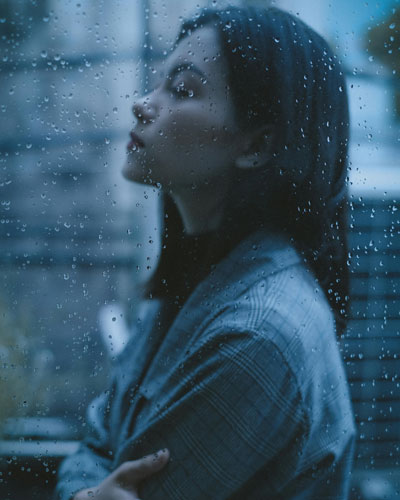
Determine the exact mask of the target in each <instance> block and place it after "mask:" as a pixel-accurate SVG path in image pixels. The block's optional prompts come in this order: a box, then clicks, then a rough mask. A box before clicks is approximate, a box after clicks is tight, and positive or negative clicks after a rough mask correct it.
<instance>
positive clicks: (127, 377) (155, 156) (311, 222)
mask: <svg viewBox="0 0 400 500" xmlns="http://www.w3.org/2000/svg"><path fill="white" fill-rule="evenodd" d="M164 67H165V70H166V75H165V76H164V78H163V81H162V83H161V84H160V85H159V86H158V87H157V88H156V89H155V90H153V91H152V92H151V93H150V94H148V95H146V96H144V97H143V98H142V99H141V100H140V101H138V102H137V103H136V104H135V105H134V108H133V112H134V115H135V118H136V120H137V124H136V126H135V129H134V130H133V132H132V133H131V142H130V143H129V146H128V155H127V162H126V165H125V167H124V175H125V176H126V178H128V179H130V180H132V181H135V182H141V183H151V184H153V185H158V186H161V189H162V191H163V193H164V199H165V203H164V222H165V225H164V233H163V241H162V255H161V258H160V262H159V265H158V269H157V270H156V272H155V275H154V277H153V278H152V280H151V282H149V283H147V285H146V293H147V295H148V297H150V298H151V302H152V304H153V308H152V310H151V311H150V313H149V315H148V318H147V320H146V321H144V322H143V323H142V324H141V326H140V328H138V331H137V332H136V334H135V335H134V337H133V338H132V340H131V342H130V345H128V346H127V348H126V349H125V351H124V352H123V353H122V356H121V358H120V360H119V363H118V366H116V367H115V368H116V369H115V375H114V378H113V383H112V386H111V388H110V389H109V390H108V391H107V392H105V393H104V394H103V395H101V396H100V397H99V398H98V399H97V400H95V401H94V402H93V404H92V405H91V406H90V408H89V412H88V420H87V426H88V435H87V437H86V439H85V441H84V442H83V443H82V445H81V448H80V450H79V451H78V452H77V453H76V454H75V455H74V456H71V457H69V458H67V459H66V460H65V461H64V463H63V464H62V466H61V469H60V472H59V483H58V488H57V492H58V498H61V499H64V500H67V499H70V498H74V499H75V500H81V499H82V498H91V497H95V498H98V499H108V500H113V499H115V500H117V499H121V500H132V499H134V498H138V495H139V493H138V488H139V487H140V497H141V498H143V499H152V500H154V499H166V498H171V499H191V500H194V499H206V498H212V499H225V498H241V499H242V498H246V499H267V498H268V499H272V498H287V499H291V498H304V499H311V498H313V499H321V498H331V499H333V498H335V499H344V498H346V497H347V494H348V488H349V475H350V468H351V460H352V453H353V447H354V435H355V431H354V423H353V416H352V411H351V405H350V401H349V395H348V388H347V384H346V376H345V373H344V370H343V366H342V362H341V359H340V355H339V351H338V347H337V339H336V334H340V333H341V332H342V331H343V329H344V326H345V320H346V305H347V299H348V297H347V285H348V284H347V271H346V258H347V249H346V234H345V212H344V211H345V206H346V160H347V143H348V128H349V123H348V109H347V100H346V92H345V83H344V80H343V75H342V72H341V69H340V66H339V63H338V60H337V57H336V56H335V55H334V54H333V53H332V52H331V50H330V49H329V47H328V46H327V44H326V43H325V42H324V40H322V39H321V38H320V37H319V36H318V35H317V34H316V33H314V32H313V31H312V30H311V29H310V28H309V27H307V26H306V25H305V24H304V23H302V22H301V21H300V20H298V19H296V18H295V17H293V16H291V15H289V14H288V13H284V12H283V11H280V10H278V9H275V8H273V9H269V10H256V9H250V8H249V9H236V8H228V9H225V10H218V11H216V10H207V11H204V12H203V13H202V14H201V15H200V16H199V17H197V18H196V19H194V20H192V21H189V22H187V23H185V24H184V25H183V27H182V30H181V32H180V35H179V37H178V41H177V44H176V47H175V49H174V51H173V53H171V55H170V56H169V57H168V59H167V61H166V62H165V65H164ZM161 448H166V449H167V451H165V452H160V453H159V454H158V455H156V456H150V457H147V458H144V459H141V458H140V457H142V456H143V455H147V454H149V453H151V452H154V451H155V450H157V449H161ZM156 471H157V474H154V475H153V473H154V472H156ZM150 476H151V477H150Z"/></svg>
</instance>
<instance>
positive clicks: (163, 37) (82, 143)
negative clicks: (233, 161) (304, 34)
mask: <svg viewBox="0 0 400 500" xmlns="http://www.w3.org/2000/svg"><path fill="white" fill-rule="evenodd" d="M227 5H239V6H240V5H254V6H264V7H265V6H267V5H271V6H275V7H278V8H282V9H286V10H288V11H290V12H291V13H292V14H294V15H295V16H296V17H298V18H300V19H303V20H304V21H306V22H307V23H309V24H310V25H311V26H312V27H313V28H314V29H315V30H316V31H317V32H318V33H320V34H321V35H322V36H323V37H324V38H326V39H327V41H328V43H329V45H330V47H331V48H332V49H333V50H334V52H335V53H336V55H337V57H338V58H339V59H340V61H341V63H342V64H343V67H344V70H345V74H346V79H347V92H348V96H349V106H350V117H351V142H350V153H349V175H348V187H349V214H348V237H349V260H348V265H349V269H350V304H351V307H350V313H349V323H348V327H347V330H346V332H345V334H344V335H343V338H342V339H341V341H340V352H341V355H342V357H343V361H344V364H345V367H346V373H347V376H348V378H349V384H350V393H351V398H352V404H353V409H354V415H355V419H356V425H357V433H358V436H357V445H356V452H355V462H354V473H353V477H352V487H351V493H350V496H351V498H354V499H356V498H357V499H365V500H368V499H370V500H372V499H381V498H382V499H383V498H395V497H396V495H398V490H399V487H400V486H399V485H400V480H399V473H398V470H399V461H400V385H399V384H400V381H399V372H400V361H399V355H400V333H399V332H400V313H399V311H400V307H399V286H400V272H399V265H398V259H399V251H400V243H399V241H400V237H399V232H400V216H399V198H400V170H399V164H398V163H399V162H398V152H399V132H400V125H399V124H400V80H399V75H400V63H399V61H400V59H399V57H400V56H399V50H400V15H399V10H398V4H397V2H393V1H389V0H385V1H381V2H379V3H376V2H375V3H374V2H364V1H357V2H353V3H352V2H349V1H345V0H336V1H335V2H331V3H329V2H319V1H316V0H315V1H314V0H312V1H311V0H310V1H308V2H300V1H297V0H272V1H270V2H263V1H252V2H251V1H248V2H246V1H245V0H243V1H234V2H224V1H222V0H221V1H220V0H213V1H205V0H204V1H197V2H194V1H192V0H190V1H187V0H185V1H183V0H168V1H161V0H155V1H144V0H143V1H140V0H135V1H128V0H119V1H118V2H107V1H106V0H102V1H96V2H94V1H91V0H80V1H79V2H78V1H76V2H75V1H74V2H58V1H56V0H43V1H34V0H2V1H0V49H1V50H0V54H1V56H0V57H1V59H0V75H1V78H0V89H1V92H0V131H1V136H0V173H1V174H0V189H1V192H0V200H1V206H0V240H1V248H2V250H1V253H0V266H1V276H2V287H1V289H0V422H1V427H0V437H1V442H0V497H1V498H5V499H6V498H10V499H11V498H12V499H14V500H17V499H19V498H26V495H27V492H29V494H28V495H31V496H30V498H42V499H45V498H50V496H51V494H52V491H53V488H54V485H55V477H56V470H57V467H58V465H59V462H60V460H61V459H62V458H63V457H65V456H67V455H68V454H71V453H73V452H74V451H75V450H76V449H77V446H78V443H79V440H80V439H81V437H82V436H83V435H84V433H85V430H86V421H85V412H86V409H87V406H88V404H89V403H90V401H91V400H92V399H93V398H94V397H95V396H97V395H98V394H101V393H104V391H105V390H106V389H107V388H108V385H109V383H110V370H111V366H112V364H113V363H114V361H115V359H116V357H117V355H118V354H120V353H121V352H122V351H123V349H124V347H125V345H126V344H127V342H128V341H129V339H130V336H131V333H132V331H133V330H134V328H135V327H136V326H137V324H138V323H140V322H141V321H142V319H143V318H144V316H145V309H143V307H142V306H141V304H140V298H139V293H138V286H139V283H142V282H143V281H145V280H146V279H147V278H148V277H149V276H150V275H151V273H152V272H153V270H154V269H155V267H156V264H157V259H158V256H159V254H160V250H161V243H160V228H161V227H162V221H160V220H159V201H160V192H159V190H158V189H157V188H156V187H153V186H151V185H148V186H146V185H135V184H133V183H129V182H127V181H126V180H125V179H124V178H123V177H122V175H121V168H122V165H123V163H124V161H125V158H126V146H127V143H128V142H129V140H130V139H129V131H130V130H131V129H132V124H133V120H134V118H133V115H132V105H133V103H134V102H135V100H137V99H138V98H139V96H141V95H142V94H143V93H144V92H148V91H150V90H151V89H153V88H154V87H156V86H157V84H158V83H159V81H160V79H161V78H162V76H161V75H162V74H163V71H164V63H163V61H164V60H165V57H166V56H167V55H168V54H169V53H170V52H171V47H172V45H173V42H174V40H175V37H176V33H177V30H178V27H179V26H180V24H181V22H182V20H183V19H185V18H187V17H190V15H191V14H192V13H193V12H196V11H197V12H198V10H199V9H200V8H201V7H204V6H209V7H225V6H227ZM155 451H156V450H155Z"/></svg>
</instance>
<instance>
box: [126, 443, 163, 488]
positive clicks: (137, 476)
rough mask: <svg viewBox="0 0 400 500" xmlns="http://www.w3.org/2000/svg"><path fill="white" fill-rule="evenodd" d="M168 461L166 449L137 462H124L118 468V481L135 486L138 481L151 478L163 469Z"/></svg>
mask: <svg viewBox="0 0 400 500" xmlns="http://www.w3.org/2000/svg"><path fill="white" fill-rule="evenodd" d="M168 460H169V451H168V450H167V449H165V450H160V451H157V453H153V454H152V455H147V456H145V457H143V458H140V459H139V460H132V461H130V462H124V463H123V464H122V465H121V466H120V467H119V468H118V479H119V480H120V481H122V482H124V483H125V484H132V485H135V486H136V484H137V482H138V481H141V480H142V479H146V478H147V477H150V476H152V475H153V474H155V473H156V472H158V471H159V470H161V469H162V468H163V467H165V466H166V465H167V463H168Z"/></svg>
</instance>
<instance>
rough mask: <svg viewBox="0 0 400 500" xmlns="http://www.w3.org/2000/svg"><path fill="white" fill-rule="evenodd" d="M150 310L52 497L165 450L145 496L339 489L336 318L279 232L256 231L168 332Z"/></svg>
mask: <svg viewBox="0 0 400 500" xmlns="http://www.w3.org/2000/svg"><path fill="white" fill-rule="evenodd" d="M155 307H156V306H155ZM148 316H149V317H148V320H147V321H145V322H143V323H142V324H141V326H140V327H139V328H138V329H137V331H136V333H135V335H134V336H133V338H132V339H131V340H130V342H129V344H128V346H127V347H126V349H125V350H124V351H123V353H122V355H121V356H120V358H119V359H118V362H117V363H116V364H115V367H114V375H113V379H112V383H111V387H110V388H109V389H108V390H107V391H106V392H104V393H103V394H102V395H100V396H99V397H98V398H97V399H96V400H95V401H94V402H93V403H92V404H91V405H90V406H89V409H88V416H87V428H88V432H87V437H86V438H85V440H84V441H83V442H82V444H81V446H80V449H79V451H78V452H77V453H76V454H74V455H72V456H70V457H68V458H66V459H65V460H64V462H63V463H62V465H61V467H60V470H59V481H58V485H57V490H56V497H57V498H59V499H62V500H67V499H70V498H71V497H72V496H73V494H74V493H75V492H77V491H79V490H81V489H84V488H88V487H92V486H95V485H97V484H98V483H99V482H101V481H102V480H103V479H104V478H105V477H106V476H107V475H108V474H109V473H110V471H112V470H114V469H115V468H116V467H118V465H120V464H121V463H122V462H124V461H126V460H133V459H136V458H140V457H141V456H143V455H146V454H149V453H151V452H154V451H156V450H158V449H160V448H164V447H167V448H169V450H170V453H171V460H170V462H169V464H168V466H167V467H166V468H165V469H163V470H162V471H161V472H159V473H157V474H156V475H155V476H153V477H151V478H150V479H148V480H147V481H146V482H145V483H144V484H143V485H142V489H141V498H143V499H145V500H146V499H150V500H158V499H160V500H161V499H162V500H165V499H174V500H177V499H187V500H197V499H199V500H200V499H208V498H212V499H215V500H217V499H226V498H230V499H236V498H237V499H239V498H240V499H243V498H246V499H263V500H264V499H274V498H279V499H321V498H324V499H345V498H347V495H348V490H349V478H350V472H351V463H352V456H353V448H354V439H355V427H354V420H353V415H352V410H351V404H350V399H349V393H348V387H347V381H346V375H345V372H344V369H343V364H342V360H341V357H340V353H339V349H338V344H337V340H336V337H335V326H334V319H333V314H332V311H331V309H330V307H329V305H328V303H327V300H326V298H325V296H324V293H323V291H322V290H321V289H320V288H319V286H318V284H317V283H316V281H315V278H314V276H313V274H312V273H311V272H310V271H309V270H308V269H307V268H306V267H305V266H304V264H303V262H302V260H301V259H300V257H299V255H298V254H297V252H296V251H295V250H294V249H293V248H292V247H291V246H290V245H289V244H288V243H287V241H285V240H284V239H281V238H277V237H276V236H273V235H268V234H266V233H263V232H257V233H254V234H253V235H251V236H250V237H248V238H247V239H245V240H243V241H242V242H241V243H240V244H239V245H238V246H237V247H236V248H235V249H234V250H233V251H232V252H231V253H230V254H229V255H228V256H227V257H225V258H224V259H223V260H222V261H221V262H220V263H219V264H218V265H217V266H216V267H215V269H214V271H213V272H211V274H210V275H209V276H207V278H206V279H205V280H203V281H202V282H201V283H200V284H199V285H197V287H196V288H195V290H194V291H193V292H192V294H191V295H190V297H189V298H188V300H187V301H186V303H185V305H184V306H183V308H182V309H181V310H180V312H179V313H178V315H177V317H176V318H175V320H174V321H173V323H172V325H171V326H170V327H169V329H168V331H166V332H157V328H155V327H154V326H155V324H156V323H157V312H156V310H155V309H154V310H153V311H152V312H151V314H149V315H148Z"/></svg>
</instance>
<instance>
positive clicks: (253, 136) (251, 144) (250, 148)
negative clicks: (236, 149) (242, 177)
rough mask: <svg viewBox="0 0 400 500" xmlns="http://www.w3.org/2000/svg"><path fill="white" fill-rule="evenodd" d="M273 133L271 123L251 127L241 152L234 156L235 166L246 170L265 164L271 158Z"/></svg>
mask: <svg viewBox="0 0 400 500" xmlns="http://www.w3.org/2000/svg"><path fill="white" fill-rule="evenodd" d="M273 135H274V134H273V127H272V126H271V125H263V126H262V127H259V128H256V129H253V130H252V131H251V132H250V133H249V136H248V140H247V141H246V147H245V149H244V151H243V153H242V154H240V155H239V156H238V157H237V158H236V161H235V167H236V168H240V169H243V170H246V169H250V168H257V167H260V166H262V165H265V164H266V163H267V162H268V161H269V160H270V158H271V154H272V143H273Z"/></svg>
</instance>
